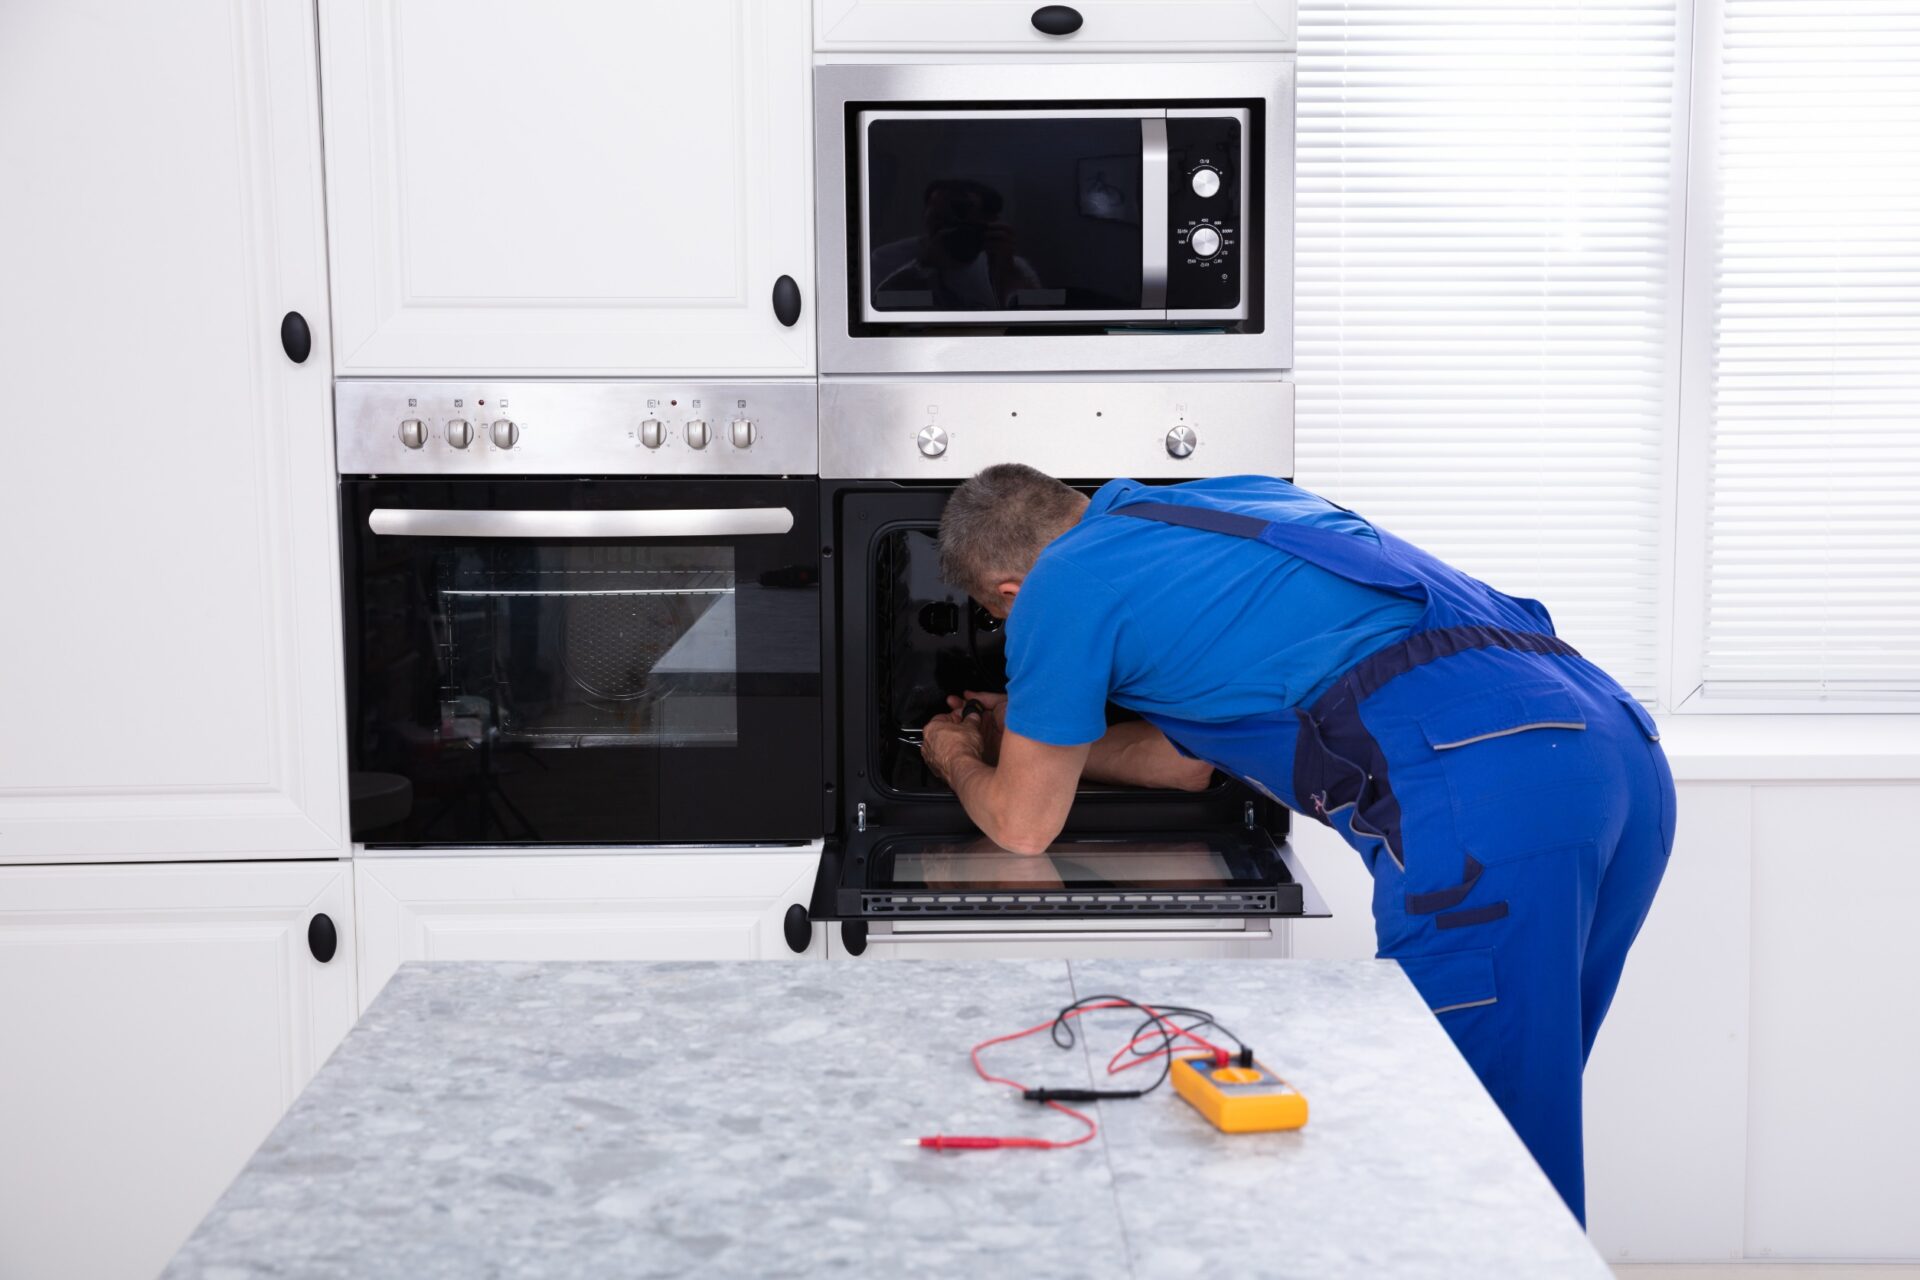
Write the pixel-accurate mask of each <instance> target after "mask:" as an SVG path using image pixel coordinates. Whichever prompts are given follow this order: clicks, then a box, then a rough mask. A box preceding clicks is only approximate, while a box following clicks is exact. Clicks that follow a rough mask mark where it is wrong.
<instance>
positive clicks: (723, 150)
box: [320, 0, 814, 376]
mask: <svg viewBox="0 0 1920 1280" xmlns="http://www.w3.org/2000/svg"><path fill="white" fill-rule="evenodd" d="M320 32H321V42H322V61H323V65H324V68H325V76H324V85H325V95H326V139H327V188H328V211H329V229H330V232H331V235H332V255H333V258H332V262H333V299H334V313H333V314H334V336H335V352H336V365H335V367H336V369H337V370H338V372H339V373H341V374H343V375H402V374H404V375H419V374H427V375H434V374H445V375H461V374H474V375H478V374H487V375H495V376H500V375H523V376H535V375H543V374H545V375H559V376H584V375H595V376H600V375H621V374H654V375H701V376H707V375H721V374H725V375H730V376H731V375H784V376H790V375H796V374H798V375H805V374H810V373H811V372H812V371H813V343H812V333H813V319H812V303H813V300H814V299H813V288H812V262H813V239H812V213H811V211H812V207H813V202H812V198H811V196H810V195H809V191H810V172H811V164H810V157H811V147H810V142H809V139H810V138H811V137H812V125H811V120H810V116H809V110H808V103H809V101H810V97H811V95H810V83H811V74H810V53H809V49H808V33H807V5H806V4H805V3H804V0H735V2H733V3H726V4H716V3H689V0H594V2H591V3H579V4H568V5H548V4H540V3H536V2H535V0H522V2H520V3H503V4H493V5H472V4H467V3H463V2H462V0H406V2H405V3H401V2H400V0H322V3H321V5H320ZM781 276H788V277H791V278H792V279H793V281H794V282H795V283H796V284H797V285H798V286H799V289H800V293H801V300H802V305H803V310H802V312H801V317H800V319H799V322H798V323H796V324H794V325H792V326H791V327H789V326H787V325H784V324H782V323H781V321H780V319H779V318H778V317H776V316H775V314H774V308H773V304H772V301H771V299H772V294H773V290H774V286H775V282H776V281H777V280H778V279H779V278H780V277H781Z"/></svg>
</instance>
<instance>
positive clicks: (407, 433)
mask: <svg viewBox="0 0 1920 1280" xmlns="http://www.w3.org/2000/svg"><path fill="white" fill-rule="evenodd" d="M426 442H427V424H426V423H424V422H422V421H420V419H418V418H408V419H407V420H406V421H405V422H403V423H401V424H400V443H401V444H403V445H405V446H407V448H409V449H418V448H420V447H421V446H422V445H424V444H426Z"/></svg>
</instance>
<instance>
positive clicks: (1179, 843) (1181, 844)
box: [868, 836, 1279, 892]
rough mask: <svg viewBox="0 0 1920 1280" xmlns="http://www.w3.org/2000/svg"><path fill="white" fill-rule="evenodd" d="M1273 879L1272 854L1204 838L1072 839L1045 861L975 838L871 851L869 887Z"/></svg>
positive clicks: (1235, 883)
mask: <svg viewBox="0 0 1920 1280" xmlns="http://www.w3.org/2000/svg"><path fill="white" fill-rule="evenodd" d="M1262 852H1265V853H1266V856H1265V857H1261V856H1260V854H1261V853H1262ZM1278 873H1279V869H1278V866H1277V863H1276V860H1275V859H1274V858H1273V857H1272V854H1271V851H1270V850H1266V851H1263V850H1261V849H1259V848H1258V846H1232V845H1222V844H1219V843H1216V842H1213V841H1210V840H1206V839H1192V840H1185V839H1180V838H1177V837H1176V838H1174V839H1165V838H1161V839H1154V840H1124V839H1121V840H1101V839H1092V838H1086V839H1070V840H1062V841H1060V842H1059V843H1057V844H1055V845H1054V846H1053V847H1052V848H1051V849H1049V850H1048V851H1047V852H1045V853H1043V854H1025V853H1008V852H1007V851H1006V850H1004V849H1001V848H1000V847H999V846H998V845H996V844H994V843H993V842H992V841H990V840H986V839H983V838H981V837H978V836H976V837H973V838H970V839H918V840H911V841H899V842H894V843H890V845H889V846H887V847H883V848H881V849H879V850H877V851H876V854H875V865H874V868H873V874H872V876H871V878H870V879H869V881H868V885H869V887H872V888H879V887H886V888H891V889H907V890H911V889H932V890H968V889H984V890H1008V891H1019V890H1047V889H1056V890H1067V891H1073V890H1116V891H1122V892H1124V891H1126V890H1129V889H1140V890H1154V889H1186V890H1205V889H1233V888H1245V887H1251V886H1255V885H1262V884H1270V883H1272V881H1273V879H1274V877H1275V875H1276V874H1278Z"/></svg>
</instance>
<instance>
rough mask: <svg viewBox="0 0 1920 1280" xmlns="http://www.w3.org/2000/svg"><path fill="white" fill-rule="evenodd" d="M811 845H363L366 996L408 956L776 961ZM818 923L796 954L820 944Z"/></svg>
mask: <svg viewBox="0 0 1920 1280" xmlns="http://www.w3.org/2000/svg"><path fill="white" fill-rule="evenodd" d="M819 865H820V853H819V847H818V846H817V845H816V846H813V847H811V848H802V849H764V848H762V849H707V850H688V851H669V850H661V851H658V852H655V851H652V850H648V851H641V852H621V853H526V854H523V853H511V854H508V853H502V854H493V853H473V854H450V855H439V854H435V855H422V856H417V857H415V856H387V855H384V854H380V855H367V856H363V857H360V858H358V859H356V860H355V861H354V893H355V897H356V898H357V900H358V903H359V916H360V933H359V941H360V977H361V987H362V990H363V991H364V993H365V999H366V1000H367V1001H371V1000H372V999H373V997H374V996H375V995H376V994H378V992H379V991H380V989H381V988H382V987H384V986H386V985H387V979H389V978H391V977H392V976H393V974H394V970H396V969H398V968H399V967H400V964H401V962H403V961H406V960H778V959H795V958H799V957H798V956H797V955H796V953H795V952H794V951H793V950H792V948H790V947H789V946H788V945H787V941H786V934H785V925H786V919H787V913H788V911H789V910H790V909H791V908H792V907H794V906H796V905H797V906H801V907H804V906H805V905H806V903H807V899H808V898H809V897H811V896H812V894H813V879H814V873H815V871H816V870H817V869H818V867H819ZM820 932H821V931H820V929H819V927H818V926H814V927H812V929H811V931H810V933H809V941H808V946H807V950H806V952H805V953H804V954H805V955H806V956H807V957H810V958H813V959H820V958H822V957H824V956H825V954H826V945H825V943H824V942H823V941H822V940H821V938H820Z"/></svg>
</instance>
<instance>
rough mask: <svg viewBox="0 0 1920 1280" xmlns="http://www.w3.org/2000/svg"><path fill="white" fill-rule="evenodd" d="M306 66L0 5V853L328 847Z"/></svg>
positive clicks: (321, 314) (330, 669)
mask: <svg viewBox="0 0 1920 1280" xmlns="http://www.w3.org/2000/svg"><path fill="white" fill-rule="evenodd" d="M316 58H317V54H316V49H315V41H314V35H313V12H312V8H311V6H310V4H307V3H303V0H178V2H177V3H169V4H164V5H155V4H148V3H141V2H139V0H98V2H96V3H89V4H84V5H81V4H42V5H23V4H6V5H0V173H3V174H5V175H7V179H8V181H7V184H6V185H7V188H8V190H7V194H6V196H5V198H4V199H0V385H4V386H5V388H6V396H7V422H8V425H7V429H6V451H5V457H4V460H0V542H3V543H4V545H5V546H6V547H7V569H6V587H5V597H4V603H0V615H3V616H4V618H5V626H4V629H0V708H4V710H0V720H3V721H4V729H0V862H49V861H59V860H83V859H93V860H99V859H113V860H126V859H129V858H141V857H167V856H181V855H185V856H189V857H194V858H208V857H215V858H221V857H241V858H258V857H261V856H270V855H274V854H301V853H305V854H323V855H335V854H340V853H344V852H345V849H346V832H345V827H346V824H345V821H344V814H345V804H344V799H343V795H342V785H341V779H342V776H343V771H344V766H343V753H342V750H341V712H340V707H341V700H342V695H341V684H340V681H341V677H340V642H339V633H340V621H339V605H338V590H337V582H338V578H339V561H338V556H339V551H338V543H337V541H336V537H335V532H334V529H335V519H334V474H333V441H332V434H333V433H332V418H331V408H330V399H331V379H330V377H329V364H330V357H329V355H328V346H327V334H328V321H327V299H326V249H325V239H324V235H323V231H322V225H321V195H320V129H319V116H318V112H319V93H318V89H317V87H316V82H315V75H316ZM288 312H297V313H299V315H300V316H301V317H302V318H303V319H304V321H305V328H306V331H307V333H308V334H309V335H310V339H311V344H312V348H311V352H310V354H308V355H307V358H306V360H305V362H304V363H298V364H296V363H295V362H294V361H293V360H292V359H291V358H290V357H289V355H288V354H287V353H286V351H285V350H283V348H282V343H281V321H282V317H283V316H284V315H285V314H286V313H288Z"/></svg>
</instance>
